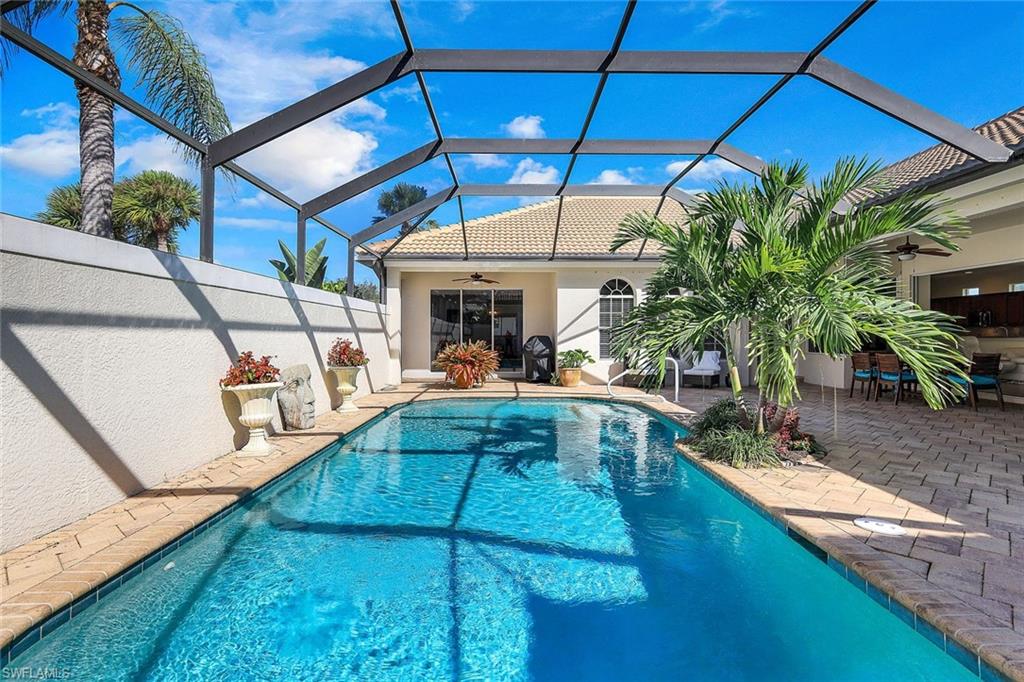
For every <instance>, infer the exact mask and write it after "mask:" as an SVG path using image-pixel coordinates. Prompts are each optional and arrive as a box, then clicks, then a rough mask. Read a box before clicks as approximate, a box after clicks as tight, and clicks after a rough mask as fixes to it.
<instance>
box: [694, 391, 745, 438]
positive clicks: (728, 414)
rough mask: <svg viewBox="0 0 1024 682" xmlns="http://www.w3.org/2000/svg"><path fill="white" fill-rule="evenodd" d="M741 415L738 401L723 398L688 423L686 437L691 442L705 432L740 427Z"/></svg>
mask: <svg viewBox="0 0 1024 682" xmlns="http://www.w3.org/2000/svg"><path fill="white" fill-rule="evenodd" d="M739 424H740V416H739V412H738V411H737V409H736V401H735V400H733V399H732V398H723V399H722V400H719V401H717V402H715V403H713V404H712V405H711V407H709V408H708V409H706V410H704V412H702V413H701V414H700V416H698V417H697V418H696V419H694V420H693V421H692V422H690V424H688V425H687V427H686V430H687V435H686V438H687V440H688V441H690V442H696V441H699V440H700V439H701V438H702V437H703V436H704V434H707V433H711V432H712V431H728V430H729V429H735V428H737V427H739Z"/></svg>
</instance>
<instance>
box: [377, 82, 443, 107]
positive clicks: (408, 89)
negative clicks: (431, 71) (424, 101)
mask: <svg viewBox="0 0 1024 682" xmlns="http://www.w3.org/2000/svg"><path fill="white" fill-rule="evenodd" d="M428 89H429V90H430V92H434V91H435V90H434V88H428ZM421 96H422V93H421V92H420V85H419V83H416V82H413V83H411V84H409V85H396V86H394V87H391V88H387V89H386V90H381V92H380V95H379V97H380V98H381V99H382V100H384V101H385V102H387V101H388V100H390V99H394V98H395V97H401V98H402V99H404V100H406V101H407V102H418V101H419V100H420V97H421ZM431 99H433V98H431Z"/></svg>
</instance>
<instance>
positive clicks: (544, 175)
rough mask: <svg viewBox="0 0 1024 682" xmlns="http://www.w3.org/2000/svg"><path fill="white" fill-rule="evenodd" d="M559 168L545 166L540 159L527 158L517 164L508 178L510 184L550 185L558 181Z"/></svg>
mask: <svg viewBox="0 0 1024 682" xmlns="http://www.w3.org/2000/svg"><path fill="white" fill-rule="evenodd" d="M558 178H559V173H558V169H557V168H555V167H554V166H545V165H544V164H542V163H541V162H540V161H534V160H533V159H531V158H525V159H523V160H522V161H520V162H519V163H518V164H517V165H516V169H515V171H514V172H513V173H512V177H511V178H509V179H508V181H507V184H509V185H550V184H554V183H556V182H558Z"/></svg>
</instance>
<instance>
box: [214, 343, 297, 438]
mask: <svg viewBox="0 0 1024 682" xmlns="http://www.w3.org/2000/svg"><path fill="white" fill-rule="evenodd" d="M280 375H281V370H279V369H278V368H277V367H274V366H273V365H272V364H270V356H269V355H264V356H263V357H261V358H260V359H259V360H257V359H256V358H254V357H253V354H252V351H248V350H247V351H245V352H244V353H242V354H241V355H239V356H238V362H236V363H235V364H234V365H232V366H231V367H229V368H228V373H227V374H226V375H225V376H224V378H223V379H221V380H220V387H221V390H222V391H226V392H228V393H234V394H235V395H236V396H238V402H239V404H241V406H242V414H241V415H240V416H239V417H238V421H239V422H241V424H242V425H243V426H247V427H249V440H248V442H246V444H245V445H244V446H243V447H242V452H244V453H246V454H248V455H262V454H266V453H267V452H269V451H270V449H271V448H270V443H269V442H268V441H267V429H266V426H267V424H269V423H270V420H271V419H273V418H274V413H273V411H272V410H271V407H270V399H271V398H273V397H274V393H276V392H277V389H279V388H281V386H283V385H284V384H283V383H281V382H280V381H278V377H280Z"/></svg>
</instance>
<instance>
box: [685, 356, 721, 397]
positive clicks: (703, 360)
mask: <svg viewBox="0 0 1024 682" xmlns="http://www.w3.org/2000/svg"><path fill="white" fill-rule="evenodd" d="M721 359H722V353H721V351H717V350H706V351H702V352H695V353H694V354H693V357H692V359H691V362H692V363H693V367H690V368H689V369H684V370H683V377H684V378H685V377H700V378H701V379H700V381H701V387H703V388H707V387H708V377H710V378H711V385H712V386H718V385H719V377H720V376H721V374H722V365H721Z"/></svg>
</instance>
